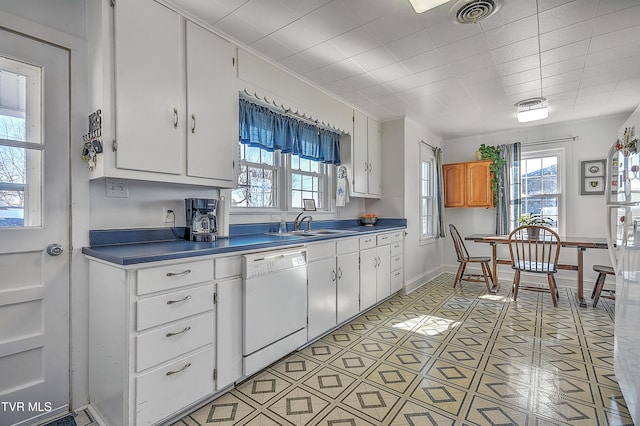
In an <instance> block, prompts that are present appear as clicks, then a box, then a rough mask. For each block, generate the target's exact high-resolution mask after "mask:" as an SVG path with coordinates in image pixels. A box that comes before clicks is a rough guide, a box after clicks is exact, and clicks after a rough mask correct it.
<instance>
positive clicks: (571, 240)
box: [465, 234, 607, 308]
mask: <svg viewBox="0 0 640 426" xmlns="http://www.w3.org/2000/svg"><path fill="white" fill-rule="evenodd" d="M465 240H467V241H474V242H476V243H488V244H489V245H491V249H492V253H491V259H492V262H493V279H494V280H495V282H496V283H497V282H498V264H500V265H511V259H500V258H498V244H509V236H508V235H492V234H472V235H469V236H467V237H465ZM560 245H561V247H573V248H575V249H576V251H577V255H578V258H577V262H576V263H577V264H575V265H571V264H560V263H558V265H557V267H558V269H564V270H569V271H578V289H577V291H576V299H577V301H578V304H579V306H580V307H581V308H586V307H587V302H585V300H584V271H583V268H584V252H585V251H586V250H587V249H605V250H606V249H607V240H606V238H597V237H560Z"/></svg>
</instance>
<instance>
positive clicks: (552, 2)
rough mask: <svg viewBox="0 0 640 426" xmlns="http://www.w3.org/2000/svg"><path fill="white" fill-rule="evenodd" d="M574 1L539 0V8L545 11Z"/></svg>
mask: <svg viewBox="0 0 640 426" xmlns="http://www.w3.org/2000/svg"><path fill="white" fill-rule="evenodd" d="M574 1H575V0H538V9H539V10H540V12H544V11H545V10H549V9H554V8H556V7H558V6H562V5H563V4H566V3H572V2H574ZM534 7H535V4H534Z"/></svg>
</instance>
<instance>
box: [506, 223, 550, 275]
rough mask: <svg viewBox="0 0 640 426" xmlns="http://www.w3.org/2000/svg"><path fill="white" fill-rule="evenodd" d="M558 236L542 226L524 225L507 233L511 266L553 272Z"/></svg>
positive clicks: (524, 269) (532, 270) (547, 272)
mask: <svg viewBox="0 0 640 426" xmlns="http://www.w3.org/2000/svg"><path fill="white" fill-rule="evenodd" d="M560 244H561V242H560V237H559V236H558V234H557V233H556V232H555V231H553V230H552V229H549V228H547V227H544V226H537V225H526V226H521V227H519V228H516V229H514V230H513V231H512V232H511V234H509V253H510V254H511V266H512V268H514V269H519V270H521V271H526V272H540V273H545V274H549V273H553V272H556V271H557V265H558V257H559V256H560Z"/></svg>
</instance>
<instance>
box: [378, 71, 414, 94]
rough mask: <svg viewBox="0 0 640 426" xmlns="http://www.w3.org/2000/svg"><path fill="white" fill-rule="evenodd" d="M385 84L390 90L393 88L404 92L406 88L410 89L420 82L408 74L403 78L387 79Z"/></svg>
mask: <svg viewBox="0 0 640 426" xmlns="http://www.w3.org/2000/svg"><path fill="white" fill-rule="evenodd" d="M385 85H386V86H387V87H388V88H390V89H391V90H393V91H394V92H404V91H406V90H411V89H413V88H415V87H418V86H420V85H421V83H420V81H418V79H417V78H416V77H415V76H413V75H409V76H407V77H404V78H399V79H397V80H393V81H389V82H387V83H385Z"/></svg>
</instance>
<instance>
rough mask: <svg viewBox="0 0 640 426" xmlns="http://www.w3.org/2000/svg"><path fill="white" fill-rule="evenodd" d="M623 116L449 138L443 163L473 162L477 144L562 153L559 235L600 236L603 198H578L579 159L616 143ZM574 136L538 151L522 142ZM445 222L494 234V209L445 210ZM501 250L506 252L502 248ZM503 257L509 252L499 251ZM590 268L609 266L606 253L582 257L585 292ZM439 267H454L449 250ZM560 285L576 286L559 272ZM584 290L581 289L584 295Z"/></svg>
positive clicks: (566, 255)
mask: <svg viewBox="0 0 640 426" xmlns="http://www.w3.org/2000/svg"><path fill="white" fill-rule="evenodd" d="M627 117H628V114H624V115H614V116H608V117H601V118H596V119H589V120H579V121H571V122H565V123H557V124H549V125H544V124H542V125H539V126H536V127H527V128H523V129H522V130H513V131H508V132H500V133H492V134H484V135H478V136H469V137H462V138H457V139H450V140H447V141H445V143H444V160H445V161H444V162H445V163H452V162H458V161H473V160H474V159H475V151H476V150H477V149H478V148H479V147H480V144H482V143H484V144H487V145H500V144H505V143H514V142H518V141H519V142H522V143H523V144H524V145H523V151H528V150H548V149H558V148H559V149H563V150H564V166H565V170H564V184H563V192H564V194H565V197H564V211H565V226H564V228H563V229H562V230H561V233H562V234H563V235H566V236H585V237H589V236H593V237H602V238H604V237H605V226H604V224H605V208H604V201H603V197H602V196H594V195H580V162H581V161H584V160H593V159H603V158H605V157H606V154H607V151H608V149H609V147H610V146H611V145H612V144H613V143H614V142H615V140H616V138H617V135H618V129H619V128H620V126H621V125H622V123H623V122H624V121H625V119H626V118H627ZM570 136H578V139H577V140H576V141H574V142H557V143H548V144H544V145H537V146H527V145H526V144H527V142H535V141H541V140H549V139H556V138H564V137H570ZM445 218H446V221H447V223H454V224H455V225H456V227H457V228H458V230H459V231H460V234H462V235H463V236H464V235H469V234H474V233H485V234H486V233H494V232H495V224H494V223H495V209H480V208H448V209H445ZM467 248H468V249H469V251H470V252H471V254H472V255H479V254H483V255H487V254H488V253H490V249H489V246H488V245H484V244H474V243H468V244H467ZM502 249H505V250H506V247H502ZM502 255H503V256H505V257H507V258H508V251H505V252H502ZM576 257H577V254H576V251H575V250H574V249H563V250H562V252H561V260H562V261H563V262H567V263H573V264H575V262H576ZM595 263H602V264H609V263H610V261H609V257H608V255H607V253H606V250H596V249H592V250H587V251H586V252H585V269H584V272H585V275H584V277H585V279H584V285H585V289H589V288H591V286H592V285H593V282H594V280H595V276H596V274H595V273H594V272H593V271H592V266H593V264H595ZM443 264H444V265H448V266H451V267H452V268H453V267H455V266H456V265H455V264H456V262H455V252H454V251H453V246H451V245H447V246H446V253H445V258H444V261H443ZM501 271H503V273H502V274H501V278H502V279H505V278H506V277H508V276H510V271H509V268H508V266H504V267H501ZM558 281H559V284H560V285H566V286H575V285H576V273H575V272H571V271H560V272H559V273H558ZM585 291H586V290H585Z"/></svg>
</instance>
